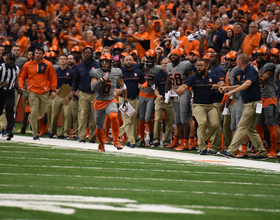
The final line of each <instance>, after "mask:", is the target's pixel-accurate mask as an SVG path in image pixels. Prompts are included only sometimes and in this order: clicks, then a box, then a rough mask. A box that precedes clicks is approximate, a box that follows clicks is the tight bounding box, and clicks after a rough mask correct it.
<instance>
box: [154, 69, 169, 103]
mask: <svg viewBox="0 0 280 220" xmlns="http://www.w3.org/2000/svg"><path fill="white" fill-rule="evenodd" d="M166 79H167V74H166V73H165V72H163V73H162V74H158V75H156V77H155V81H154V83H155V85H156V88H158V91H159V94H160V95H162V97H163V98H165V84H166Z"/></svg>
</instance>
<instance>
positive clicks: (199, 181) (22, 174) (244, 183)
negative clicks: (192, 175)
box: [0, 173, 280, 186]
mask: <svg viewBox="0 0 280 220" xmlns="http://www.w3.org/2000/svg"><path fill="white" fill-rule="evenodd" d="M0 175H3V176H46V177H76V178H95V179H120V180H122V179H124V180H138V181H143V180H148V181H167V182H173V181H174V182H191V183H218V184H233V185H257V186H280V184H274V183H248V182H222V181H211V180H204V181H202V180H184V179H163V178H144V177H143V178H137V177H125V176H123V177H119V176H94V175H93V176H83V175H64V174H36V173H35V174H34V173H0Z"/></svg>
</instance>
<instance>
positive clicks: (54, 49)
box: [49, 46, 59, 53]
mask: <svg viewBox="0 0 280 220" xmlns="http://www.w3.org/2000/svg"><path fill="white" fill-rule="evenodd" d="M51 51H53V52H56V53H58V51H59V50H58V47H57V46H51V47H50V48H49V52H51Z"/></svg>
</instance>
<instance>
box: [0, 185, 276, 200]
mask: <svg viewBox="0 0 280 220" xmlns="http://www.w3.org/2000/svg"><path fill="white" fill-rule="evenodd" d="M0 186H1V187H22V188H27V187H29V188H47V187H50V188H58V189H79V190H81V189H82V190H89V189H90V190H107V191H108V190H111V191H133V192H156V193H180V194H182V193H190V194H208V195H221V196H244V197H262V198H280V196H276V195H263V194H243V193H221V192H202V191H184V190H165V189H162V190H156V189H129V188H110V187H77V186H38V185H11V184H0Z"/></svg>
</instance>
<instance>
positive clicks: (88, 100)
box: [79, 91, 96, 141]
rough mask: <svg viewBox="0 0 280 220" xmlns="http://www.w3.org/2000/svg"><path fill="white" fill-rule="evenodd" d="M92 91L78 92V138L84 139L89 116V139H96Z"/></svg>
mask: <svg viewBox="0 0 280 220" xmlns="http://www.w3.org/2000/svg"><path fill="white" fill-rule="evenodd" d="M94 98H95V94H94V93H85V92H82V91H80V92H79V139H80V140H86V130H87V122H88V118H89V125H88V127H89V133H90V135H89V140H93V141H95V140H96V134H95V121H94V108H93V101H94Z"/></svg>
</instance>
